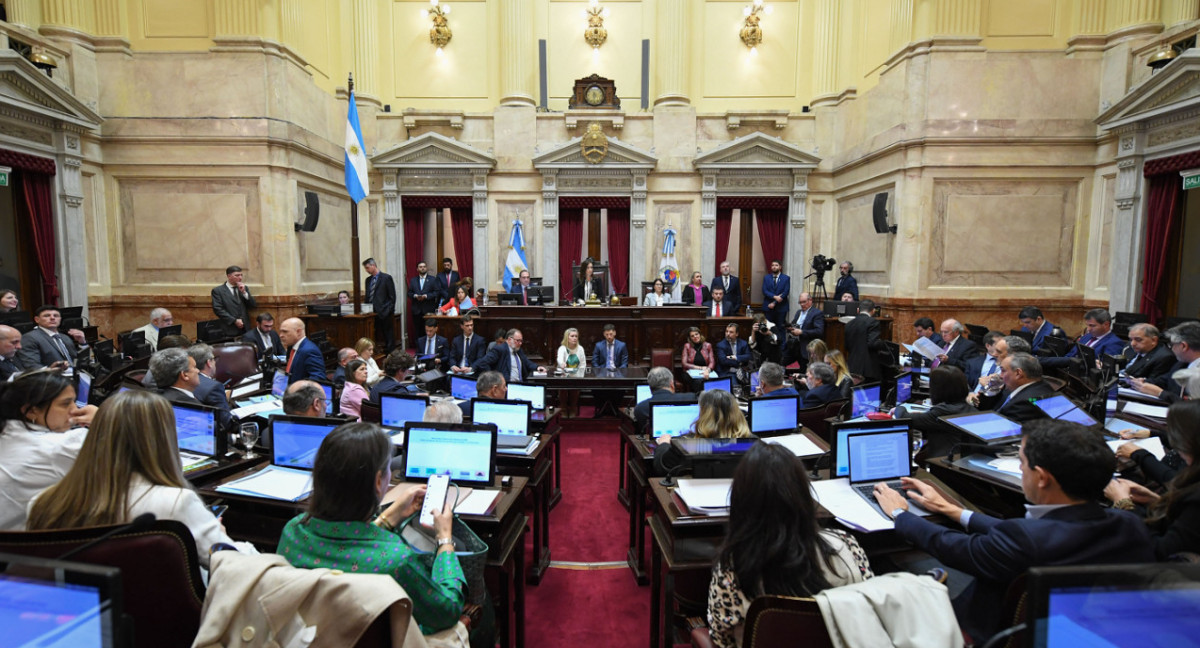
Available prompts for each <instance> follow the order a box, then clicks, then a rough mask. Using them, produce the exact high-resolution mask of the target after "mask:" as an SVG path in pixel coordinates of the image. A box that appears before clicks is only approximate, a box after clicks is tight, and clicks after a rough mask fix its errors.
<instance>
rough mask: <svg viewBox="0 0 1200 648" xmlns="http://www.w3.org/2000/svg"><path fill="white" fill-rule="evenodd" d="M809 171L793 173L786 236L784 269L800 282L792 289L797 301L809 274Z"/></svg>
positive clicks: (794, 279) (792, 295)
mask: <svg viewBox="0 0 1200 648" xmlns="http://www.w3.org/2000/svg"><path fill="white" fill-rule="evenodd" d="M808 173H809V170H808V169H803V170H795V171H793V172H792V191H791V196H790V199H789V201H788V228H787V234H786V235H785V247H784V253H783V254H784V257H783V267H784V268H787V270H788V274H790V275H791V276H792V280H793V281H798V283H797V286H796V287H794V288H793V289H792V294H791V296H790V297H789V298H790V299H793V300H795V299H796V298H798V297H799V296H800V291H802V290H804V279H803V277H804V275H805V274H807V272H806V270H807V268H808V263H807V262H806V260H807V259H808V254H807V252H806V251H805V245H806V243H807V241H806V239H807V236H806V233H807V231H808V228H807V225H808Z"/></svg>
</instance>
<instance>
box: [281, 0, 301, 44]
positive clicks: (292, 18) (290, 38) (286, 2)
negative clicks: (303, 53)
mask: <svg viewBox="0 0 1200 648" xmlns="http://www.w3.org/2000/svg"><path fill="white" fill-rule="evenodd" d="M300 1H301V0H280V14H281V15H280V23H281V26H280V32H281V34H282V40H283V42H284V44H286V45H287V46H289V47H292V48H295V47H298V46H299V45H300V39H301V37H302V33H301V25H302V23H301V14H300Z"/></svg>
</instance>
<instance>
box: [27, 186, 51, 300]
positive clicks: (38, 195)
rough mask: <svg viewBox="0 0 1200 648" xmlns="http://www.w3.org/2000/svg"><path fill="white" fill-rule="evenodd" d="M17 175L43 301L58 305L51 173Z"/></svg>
mask: <svg viewBox="0 0 1200 648" xmlns="http://www.w3.org/2000/svg"><path fill="white" fill-rule="evenodd" d="M20 178H21V193H22V194H23V195H24V198H25V209H26V210H28V212H29V223H30V231H31V232H33V247H34V252H35V253H36V255H37V263H38V270H39V271H40V272H41V275H42V298H43V299H42V303H43V304H54V305H58V277H57V276H56V275H55V272H54V268H55V254H54V208H53V207H52V206H51V195H52V192H53V186H52V185H53V182H54V180H53V176H50V175H46V174H45V173H36V172H28V171H25V172H22V173H20ZM30 301H33V300H30ZM34 303H35V304H36V302H34ZM35 308H36V306H35Z"/></svg>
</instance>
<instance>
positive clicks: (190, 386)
mask: <svg viewBox="0 0 1200 648" xmlns="http://www.w3.org/2000/svg"><path fill="white" fill-rule="evenodd" d="M150 373H151V374H153V375H154V384H156V385H159V393H160V394H162V395H163V398H166V399H167V400H169V401H171V402H172V403H176V402H184V403H192V404H199V403H200V399H198V398H196V395H195V391H196V387H198V386H200V369H199V368H198V367H197V366H196V360H195V359H194V358H192V357H191V356H190V355H188V352H187V350H186V349H180V348H171V349H163V350H162V351H158V352H157V353H155V354H154V355H152V356H150Z"/></svg>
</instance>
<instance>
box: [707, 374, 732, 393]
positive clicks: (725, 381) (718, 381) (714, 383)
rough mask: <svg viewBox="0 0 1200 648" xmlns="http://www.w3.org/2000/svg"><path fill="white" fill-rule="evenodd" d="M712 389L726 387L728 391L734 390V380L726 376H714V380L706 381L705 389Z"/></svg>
mask: <svg viewBox="0 0 1200 648" xmlns="http://www.w3.org/2000/svg"><path fill="white" fill-rule="evenodd" d="M710 389H724V390H725V391H727V392H731V391H733V381H731V380H730V379H729V378H728V377H726V378H713V379H712V380H705V381H704V391H708V390H710Z"/></svg>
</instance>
